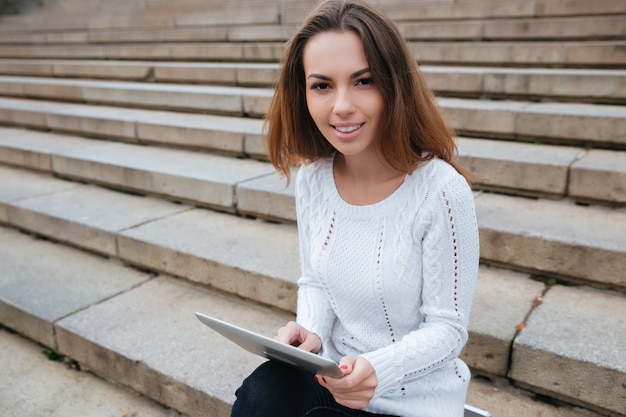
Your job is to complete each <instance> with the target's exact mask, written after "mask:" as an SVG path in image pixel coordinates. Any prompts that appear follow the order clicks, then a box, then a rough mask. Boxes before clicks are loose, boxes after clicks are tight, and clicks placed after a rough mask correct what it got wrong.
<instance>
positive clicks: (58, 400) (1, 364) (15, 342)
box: [0, 327, 182, 417]
mask: <svg viewBox="0 0 626 417" xmlns="http://www.w3.org/2000/svg"><path fill="white" fill-rule="evenodd" d="M0 349H1V350H2V352H3V354H2V356H0V414H1V415H3V416H43V415H48V416H54V417H75V416H90V417H110V416H112V415H114V416H124V415H126V416H132V415H135V416H140V415H145V416H153V417H182V416H180V415H179V414H178V413H176V412H175V411H172V410H169V409H167V408H166V407H164V406H162V405H160V404H157V403H155V402H154V401H151V400H149V399H147V398H146V397H144V396H140V395H137V393H135V392H132V391H130V390H128V389H125V388H123V387H121V386H119V385H118V384H115V383H111V382H110V381H105V380H103V379H102V378H98V377H97V376H96V375H94V374H92V373H91V372H89V371H86V370H82V369H80V367H79V366H77V365H76V363H75V362H71V361H68V360H67V358H62V359H59V360H51V359H48V356H46V353H47V349H46V348H45V347H42V346H41V345H39V344H37V343H34V342H33V341H31V340H28V339H25V338H24V337H22V336H20V335H18V334H15V333H12V332H10V331H8V330H6V329H4V328H2V327H0ZM50 356H51V357H52V355H50Z"/></svg>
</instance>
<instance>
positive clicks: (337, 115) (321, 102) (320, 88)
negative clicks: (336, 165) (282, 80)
mask: <svg viewBox="0 0 626 417" xmlns="http://www.w3.org/2000/svg"><path fill="white" fill-rule="evenodd" d="M303 65H304V76H305V83H306V101H307V106H308V109H309V113H310V114H311V117H312V118H313V121H314V122H315V124H316V126H317V128H318V129H319V130H320V132H321V133H322V134H323V135H324V137H325V138H326V140H328V142H329V143H330V144H331V145H332V146H333V147H334V148H335V149H336V150H337V151H338V152H340V153H342V154H343V155H345V156H346V157H348V156H357V155H360V154H362V153H363V152H368V153H369V152H377V145H376V144H377V141H378V140H379V138H378V135H379V133H378V127H379V124H380V118H381V114H382V110H383V97H382V95H381V94H380V91H379V90H378V88H377V87H376V85H374V81H373V80H372V74H371V72H370V70H369V65H368V62H367V59H366V58H365V50H364V49H363V43H362V42H361V39H360V38H359V37H358V35H356V34H355V33H354V32H352V31H345V32H335V31H333V32H322V33H319V34H317V35H315V36H313V37H312V38H310V39H309V40H308V42H307V44H306V45H305V47H304V53H303Z"/></svg>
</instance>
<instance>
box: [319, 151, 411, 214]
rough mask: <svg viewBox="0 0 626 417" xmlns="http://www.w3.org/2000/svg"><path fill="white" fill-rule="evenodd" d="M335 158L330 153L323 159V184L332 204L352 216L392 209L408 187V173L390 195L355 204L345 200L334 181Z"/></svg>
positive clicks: (379, 212) (396, 205)
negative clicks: (358, 204) (367, 202)
mask: <svg viewBox="0 0 626 417" xmlns="http://www.w3.org/2000/svg"><path fill="white" fill-rule="evenodd" d="M334 160H335V154H333V155H330V156H329V157H327V158H326V160H325V161H324V167H323V170H324V186H325V188H326V190H328V191H329V197H330V198H331V199H332V200H333V201H334V203H335V204H334V206H335V207H336V209H338V211H341V212H344V213H346V214H349V215H352V216H359V217H365V216H373V215H378V214H382V213H384V212H387V211H389V210H392V209H397V208H398V205H399V202H400V201H401V200H402V199H403V196H404V195H405V194H406V192H407V189H408V188H409V187H410V184H409V182H410V181H409V178H410V177H411V175H410V174H407V175H405V177H404V180H403V181H402V184H400V186H399V187H398V188H396V189H395V190H394V191H393V192H392V193H391V194H390V195H388V196H387V197H386V198H384V199H383V200H381V201H378V202H376V203H372V204H367V205H364V206H357V205H354V204H350V203H348V202H347V201H345V200H344V199H343V198H342V197H341V195H340V194H339V190H338V189H337V184H336V183H335V174H334V170H333V163H334Z"/></svg>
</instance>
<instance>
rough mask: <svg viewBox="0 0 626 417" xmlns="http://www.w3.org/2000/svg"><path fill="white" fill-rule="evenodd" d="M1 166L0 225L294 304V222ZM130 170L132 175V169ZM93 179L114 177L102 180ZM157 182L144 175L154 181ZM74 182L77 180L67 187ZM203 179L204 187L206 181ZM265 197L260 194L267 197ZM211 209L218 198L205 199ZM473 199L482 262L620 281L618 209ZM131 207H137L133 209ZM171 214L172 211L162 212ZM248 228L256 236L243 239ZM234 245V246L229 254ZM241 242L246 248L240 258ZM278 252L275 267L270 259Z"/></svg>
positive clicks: (624, 219)
mask: <svg viewBox="0 0 626 417" xmlns="http://www.w3.org/2000/svg"><path fill="white" fill-rule="evenodd" d="M0 168H1V171H2V177H3V178H7V181H6V183H4V184H0V186H1V187H2V188H1V189H0V196H1V198H0V207H1V208H2V210H1V211H0V213H1V214H2V216H3V218H4V221H5V222H7V223H9V224H11V225H13V226H15V227H19V228H23V229H26V230H30V231H32V232H34V233H39V234H41V235H45V236H48V237H49V238H51V239H54V240H59V241H63V242H67V243H69V244H71V245H74V246H78V247H82V248H84V249H87V250H90V251H93V252H97V253H100V254H104V255H107V256H117V257H119V258H121V259H123V260H124V261H126V262H129V263H132V264H135V265H138V266H140V267H142V268H148V269H152V270H158V271H161V272H164V273H167V274H172V275H178V276H182V277H184V278H186V279H188V280H191V281H194V282H200V283H202V284H208V285H211V286H213V287H216V288H220V289H221V290H225V291H229V292H234V293H236V294H238V295H241V296H244V297H246V298H250V299H254V300H256V301H258V302H261V303H265V304H270V305H277V306H278V307H280V308H282V309H293V306H294V305H295V298H294V297H295V294H293V293H292V290H293V286H294V282H295V279H296V278H297V276H298V271H299V268H298V266H297V263H296V260H297V238H296V230H295V227H294V225H293V224H283V225H281V226H280V227H279V226H277V225H276V224H274V223H267V222H263V221H257V222H252V221H250V220H248V219H245V218H242V217H238V216H232V215H226V214H217V213H215V212H213V211H207V210H193V211H189V210H188V207H187V205H181V204H179V203H176V202H170V203H165V202H164V204H163V205H162V207H161V205H159V204H156V203H154V202H153V201H152V199H151V198H146V197H140V196H132V195H127V194H123V193H119V192H115V191H111V190H105V189H102V188H99V187H93V186H87V185H80V186H79V184H75V183H71V182H67V181H61V180H56V181H53V179H52V178H51V177H47V176H45V175H44V176H41V174H34V173H28V172H27V171H26V172H25V171H22V170H19V169H15V168H8V167H6V168H4V167H1V166H0ZM92 171H96V170H95V169H92ZM27 174H30V175H27ZM128 176H129V177H132V176H133V175H131V172H130V171H128ZM9 179H10V180H9ZM85 179H87V180H89V178H85ZM100 181H109V182H112V181H110V180H109V179H105V180H100ZM49 182H51V183H52V184H53V185H51V187H52V188H51V189H52V190H53V191H54V192H53V193H44V192H42V189H44V188H45V186H46V184H47V183H49ZM157 182H158V181H156V180H152V183H157ZM72 184H73V185H75V187H71V186H70V185H72ZM207 184H208V185H205V189H208V188H209V185H212V184H209V183H207ZM212 186H213V187H215V188H218V186H217V185H212ZM118 187H120V188H128V187H123V186H121V185H119V186H118ZM148 187H149V186H145V188H148ZM221 188H227V187H226V186H222V187H221ZM235 190H236V191H235V192H234V193H233V194H234V195H231V199H235V198H237V200H239V198H238V197H239V195H240V193H241V194H242V195H245V194H246V193H244V192H243V191H241V186H238V187H237V188H236V189H235ZM57 191H58V192H57ZM231 192H232V188H231ZM282 193H283V195H282V196H280V195H279V197H280V198H276V197H275V198H274V199H273V200H272V202H273V204H274V206H275V207H278V206H281V204H280V201H281V200H282V201H289V199H290V198H289V197H288V196H287V195H288V193H287V192H285V191H282ZM172 194H173V193H172ZM199 194H200V193H199ZM202 194H206V196H200V197H195V198H196V199H200V200H211V199H215V197H211V196H210V195H212V194H216V193H211V192H210V191H206V192H203V193H202ZM276 194H277V193H274V195H276ZM271 196H272V194H270V193H268V194H267V195H266V200H270V199H271ZM247 197H248V198H249V202H248V204H250V205H253V204H256V203H257V201H254V200H256V198H255V196H254V195H253V194H250V193H248V194H247ZM118 199H119V200H120V203H119V204H118V206H119V209H116V210H111V214H110V216H113V218H111V219H109V215H108V214H107V207H109V205H110V202H111V201H116V200H118ZM169 200H173V198H172V197H170V198H169ZM134 201H137V202H138V205H139V207H138V208H135V206H134V205H133V204H134V203H133V202H134ZM78 202H80V203H78ZM264 203H265V202H261V204H264ZM150 205H154V206H155V210H157V209H160V210H162V211H161V212H159V214H158V215H157V216H156V217H159V218H158V219H156V220H155V221H153V222H149V223H146V221H145V220H144V219H145V216H146V215H147V214H146V212H147V210H146V208H145V206H150ZM205 205H208V203H205ZM211 206H217V204H215V203H211ZM476 206H477V213H478V220H479V229H480V233H481V258H482V259H483V262H485V263H488V264H492V265H496V266H504V267H506V268H509V269H516V270H521V271H527V272H530V273H533V274H535V275H538V276H548V277H555V278H560V279H564V280H567V281H570V282H582V283H590V284H593V285H596V286H602V287H610V288H617V289H622V290H623V289H625V288H626V281H625V280H624V276H623V274H622V272H621V271H623V270H624V268H625V267H626V263H625V262H626V256H624V253H625V248H626V244H625V240H624V233H625V230H624V228H625V227H626V210H624V209H608V208H603V207H594V206H590V207H581V206H576V205H573V204H569V203H568V202H567V201H545V200H526V199H523V198H518V197H510V196H502V195H496V194H486V193H483V194H478V195H477V197H476ZM287 207H290V208H291V209H293V198H292V197H291V204H290V205H289V204H286V205H285V206H283V207H282V208H281V210H287ZM219 208H220V210H221V211H230V212H235V210H236V209H235V208H233V206H230V207H226V206H224V207H219ZM118 210H119V211H118ZM122 210H125V211H128V215H126V214H125V215H124V216H121V215H119V214H118V213H119V212H121V211H122ZM135 210H137V211H138V212H137V213H135V214H131V212H134V211H135ZM173 213H177V214H179V215H176V216H172V215H169V216H167V217H164V216H166V215H167V214H173ZM239 213H241V211H239ZM242 214H245V213H242ZM255 214H256V213H255ZM119 217H123V218H119ZM161 217H162V218H161ZM126 218H127V219H126ZM134 219H139V220H141V221H139V220H138V223H139V224H140V225H139V226H138V227H135V228H133V229H132V230H131V229H129V227H130V226H129V224H128V222H133V221H135V220H134ZM512 219H514V220H512ZM144 223H145V224H144ZM199 225H204V226H199ZM201 228H202V230H205V234H200V235H199V234H198V233H197V231H198V230H199V229H201ZM126 229H128V231H126ZM165 231H167V232H165ZM194 231H195V232H194ZM251 231H254V233H252V232H251ZM164 235H165V236H164ZM209 235H211V236H213V238H215V239H217V238H218V236H222V238H220V240H221V241H222V243H221V244H219V245H215V246H213V245H209V247H207V245H205V244H203V242H206V241H205V240H200V241H189V239H190V236H194V238H195V239H206V238H205V237H204V236H209ZM248 235H253V236H254V238H250V237H248V238H245V236H248ZM269 236H280V237H281V239H282V246H281V249H280V250H277V249H276V248H274V247H271V246H270V245H269V244H268V243H265V242H266V241H265V239H267V238H268V237H269ZM224 242H227V243H224ZM233 245H238V248H237V250H236V251H235V250H234V249H233ZM244 246H245V247H246V248H247V249H246V253H245V256H243V250H244V249H243V247H244ZM285 248H291V249H285ZM277 253H280V255H277ZM279 258H281V262H280V263H279V265H277V264H276V263H274V262H272V261H275V260H276V259H279ZM216 265H217V266H220V265H228V266H227V267H226V268H225V270H226V271H227V272H226V274H225V275H222V274H219V275H218V274H214V275H213V279H215V281H212V282H207V281H206V280H207V279H208V278H207V276H206V271H207V270H214V269H215V268H217V266H216ZM222 269H224V268H222ZM266 277H269V278H271V279H275V281H271V282H272V283H273V284H272V283H268V282H266V281H267V280H266V279H265V278H266ZM251 282H255V283H257V284H258V285H257V284H252V283H251ZM268 294H270V295H268ZM272 294H273V295H272Z"/></svg>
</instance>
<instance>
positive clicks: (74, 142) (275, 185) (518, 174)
mask: <svg viewBox="0 0 626 417" xmlns="http://www.w3.org/2000/svg"><path fill="white" fill-rule="evenodd" d="M83 133H84V132H83ZM168 145H170V146H176V145H177V143H176V142H170V143H168ZM457 145H458V147H459V160H460V162H461V164H463V166H465V167H466V168H468V169H470V170H471V171H472V172H474V173H475V174H476V175H477V176H478V177H479V179H478V180H477V181H476V182H475V183H474V188H475V189H476V190H490V191H499V192H506V193H509V194H517V195H524V196H531V197H547V198H552V199H557V198H563V197H566V196H570V197H572V198H573V199H575V200H576V201H579V202H584V203H590V202H591V203H594V202H596V203H597V202H600V203H604V204H609V205H613V206H624V205H626V190H625V189H624V177H625V176H626V153H625V152H623V151H607V150H583V149H580V148H572V147H562V146H551V145H538V144H531V143H515V142H502V141H496V140H488V139H475V138H458V139H457ZM80 149H84V150H80ZM91 149H96V151H91ZM100 149H107V151H106V152H108V153H109V154H108V156H100V157H99V158H98V159H94V158H93V157H92V155H93V154H94V153H98V152H100V151H99V150H100ZM144 149H145V147H142V146H137V145H127V144H114V143H111V142H106V141H94V140H91V139H84V138H80V137H75V136H68V135H61V134H51V133H47V132H37V131H30V130H24V129H14V128H0V161H1V162H4V163H6V164H10V165H15V166H20V167H24V168H28V169H33V170H37V171H47V172H52V173H55V174H57V175H62V176H71V177H77V178H80V179H81V180H89V181H96V182H100V181H105V180H104V179H103V178H101V177H104V176H106V175H105V174H104V172H105V171H103V170H111V171H108V172H109V174H111V175H112V178H118V177H119V175H117V174H113V172H114V170H116V169H122V167H124V168H123V169H126V170H130V171H132V172H136V173H137V175H139V174H138V173H139V172H144V173H146V172H152V173H153V174H154V175H156V171H153V169H152V168H146V166H142V165H141V164H139V165H136V166H134V165H133V160H132V157H131V158H130V159H129V157H128V156H129V155H135V154H138V155H141V154H142V153H143V152H144ZM221 149H222V150H223V148H221ZM73 151H76V152H73ZM68 152H69V154H67V153H68ZM145 152H147V153H149V154H151V155H152V156H153V158H157V159H158V160H161V161H170V162H168V163H167V165H169V166H172V167H175V166H177V165H185V163H186V162H182V163H180V162H178V163H177V162H176V161H187V159H189V160H191V161H193V160H198V159H200V160H203V159H202V158H204V157H203V156H202V155H201V154H199V153H197V152H189V151H183V150H181V151H173V150H170V149H150V150H147V151H145ZM117 153H121V154H122V156H119V157H118V156H117V155H116V154H117ZM66 154H67V155H66ZM187 155H189V158H187ZM210 158H215V157H210V156H208V157H207V161H211V159H210ZM140 159H141V158H140ZM219 160H220V161H222V160H228V158H226V159H224V158H219ZM61 161H63V162H61ZM120 161H126V162H120ZM68 164H69V165H68ZM89 164H90V165H91V166H92V167H94V168H96V167H98V166H102V168H97V171H99V172H101V173H100V174H90V173H89V169H87V168H88V165H89ZM70 165H71V166H72V168H69V166H70ZM222 165H223V164H222ZM261 165H263V164H261ZM79 166H82V168H78V167H79ZM224 166H225V165H224ZM62 167H65V168H62ZM105 167H106V168H105ZM94 175H95V176H94ZM144 175H147V174H144ZM170 175H174V174H173V171H172V172H171V173H170ZM180 175H183V174H182V173H180ZM188 178H196V179H197V178H199V177H198V176H193V177H188ZM204 178H205V180H208V178H209V177H204ZM216 178H217V177H216ZM599 179H601V181H600V184H601V185H600V186H599V185H597V182H598V180H599ZM109 181H111V180H109ZM190 181H191V180H190ZM283 182H284V181H283V180H282V179H280V178H279V177H278V175H276V174H272V175H263V176H262V177H260V178H258V179H255V178H250V179H249V180H248V181H246V182H244V183H241V184H238V185H237V203H236V204H237V209H238V210H239V211H240V212H243V213H247V214H251V215H254V216H260V217H264V218H272V219H278V220H283V221H285V220H287V221H295V211H294V210H293V201H292V197H293V195H292V192H293V189H292V188H288V189H286V190H284V192H282V193H279V192H278V190H281V189H282V188H283ZM107 184H108V185H109V186H115V187H120V188H125V189H132V190H135V191H138V192H140V193H148V194H151V193H156V194H163V193H167V191H166V189H165V187H162V188H161V189H158V190H157V189H154V188H152V189H150V188H140V187H141V184H140V183H139V182H133V183H132V184H131V183H129V182H128V181H122V182H119V183H115V184H112V183H110V182H108V183H107ZM286 193H287V194H286ZM168 195H169V197H170V198H181V197H182V195H172V194H168ZM189 198H191V196H190V195H186V196H185V198H183V199H184V200H188V199H189ZM194 203H196V204H206V201H202V200H197V199H196V200H194ZM229 209H234V207H229Z"/></svg>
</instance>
